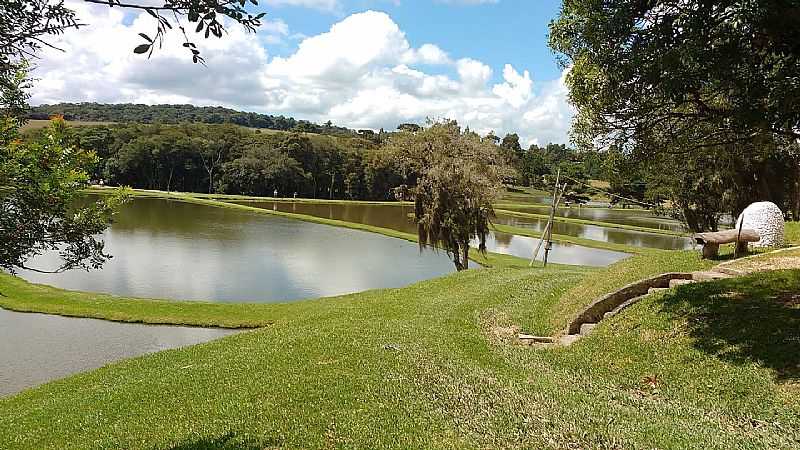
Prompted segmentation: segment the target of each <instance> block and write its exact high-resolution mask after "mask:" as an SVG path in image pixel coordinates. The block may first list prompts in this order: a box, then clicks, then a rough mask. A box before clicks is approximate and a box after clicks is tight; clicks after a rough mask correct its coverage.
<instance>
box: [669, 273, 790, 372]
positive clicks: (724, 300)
mask: <svg viewBox="0 0 800 450" xmlns="http://www.w3.org/2000/svg"><path fill="white" fill-rule="evenodd" d="M662 310H663V311H665V312H668V313H671V314H675V315H678V316H681V317H684V318H685V319H686V327H687V331H688V333H689V335H690V336H691V337H692V338H694V339H695V342H694V345H695V346H696V347H697V348H698V349H700V350H702V351H704V352H707V353H709V354H712V355H715V356H716V357H718V358H720V359H722V360H724V361H728V362H731V363H734V364H747V363H752V362H756V363H758V364H759V365H761V366H763V367H768V368H771V369H773V370H775V373H776V377H777V378H778V380H779V381H792V380H798V379H800V270H782V271H776V272H765V273H759V274H754V275H750V276H747V277H742V278H737V279H730V280H722V281H716V282H710V283H699V284H693V285H687V286H682V287H680V288H678V289H677V290H676V291H675V292H673V293H670V294H668V295H666V296H665V297H664V298H663V307H662Z"/></svg>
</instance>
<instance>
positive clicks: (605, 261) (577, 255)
mask: <svg viewBox="0 0 800 450" xmlns="http://www.w3.org/2000/svg"><path fill="white" fill-rule="evenodd" d="M538 244H539V239H538V238H531V237H526V236H517V235H513V234H508V233H499V232H495V233H493V234H492V235H490V236H489V238H488V239H487V240H486V249H487V250H489V251H490V252H495V253H502V254H506V255H514V256H519V257H522V258H530V257H531V256H532V255H533V251H534V250H536V246H537V245H538ZM543 255H544V246H542V249H541V250H540V251H539V257H538V258H537V260H540V261H541V260H542V257H543ZM628 256H630V255H629V254H627V253H622V252H615V251H611V250H601V249H595V248H587V247H583V246H580V245H571V244H565V243H560V242H553V247H552V250H551V252H550V255H549V257H548V261H550V262H553V263H559V264H579V265H583V266H596V267H600V266H607V265H609V264H612V263H614V262H617V261H619V260H621V259H624V258H627V257H628Z"/></svg>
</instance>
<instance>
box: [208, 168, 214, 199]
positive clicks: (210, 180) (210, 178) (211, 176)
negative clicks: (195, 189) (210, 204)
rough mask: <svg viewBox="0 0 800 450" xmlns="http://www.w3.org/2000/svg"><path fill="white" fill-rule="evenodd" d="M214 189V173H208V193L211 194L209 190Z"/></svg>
mask: <svg viewBox="0 0 800 450" xmlns="http://www.w3.org/2000/svg"><path fill="white" fill-rule="evenodd" d="M213 187H214V171H213V170H209V171H208V193H209V194H212V192H211V189H212V188H213Z"/></svg>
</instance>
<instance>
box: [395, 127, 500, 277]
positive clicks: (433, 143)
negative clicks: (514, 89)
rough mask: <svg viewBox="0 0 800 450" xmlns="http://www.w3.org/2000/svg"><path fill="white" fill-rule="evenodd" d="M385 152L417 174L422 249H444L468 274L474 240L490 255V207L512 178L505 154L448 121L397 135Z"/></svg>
mask: <svg viewBox="0 0 800 450" xmlns="http://www.w3.org/2000/svg"><path fill="white" fill-rule="evenodd" d="M387 150H388V151H389V152H390V153H391V154H392V155H393V156H394V157H395V158H396V160H397V161H398V164H399V165H400V166H401V167H403V169H404V170H405V171H406V172H407V173H414V174H415V175H416V176H415V179H416V185H415V186H413V188H412V193H413V196H414V206H415V221H416V223H417V228H418V238H419V245H420V249H423V248H425V247H433V248H443V249H444V250H445V251H446V252H447V254H448V256H449V257H450V258H451V259H452V260H453V264H454V265H455V267H456V270H459V271H460V270H465V269H466V268H467V267H468V265H469V249H470V242H471V241H472V240H473V239H476V240H477V241H478V250H479V251H481V252H485V251H486V237H487V235H488V234H489V224H490V221H491V219H492V218H493V217H494V209H493V207H492V204H493V202H494V201H495V200H496V199H497V198H498V197H499V195H500V193H501V191H502V190H503V184H502V182H503V179H504V178H505V177H507V176H510V175H513V169H512V168H511V167H510V166H509V165H508V164H507V163H506V161H504V159H503V156H502V151H501V149H500V148H499V147H498V146H497V145H496V144H495V142H494V140H492V139H491V138H488V137H487V138H482V137H480V136H479V135H477V134H475V133H472V132H469V131H462V130H461V128H460V127H459V126H458V124H457V123H456V122H455V121H445V122H434V123H430V124H429V126H428V128H426V129H424V130H421V131H419V132H417V133H412V132H406V131H404V132H400V133H397V134H395V135H394V136H392V137H391V138H390V139H389V142H388V144H387Z"/></svg>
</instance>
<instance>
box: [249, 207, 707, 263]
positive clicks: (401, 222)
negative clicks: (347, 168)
mask: <svg viewBox="0 0 800 450" xmlns="http://www.w3.org/2000/svg"><path fill="white" fill-rule="evenodd" d="M233 203H237V204H241V205H247V206H253V207H256V208H263V209H272V210H275V211H283V212H291V213H297V214H306V215H309V216H314V217H322V218H326V219H335V220H343V221H346V222H355V223H362V224H365V225H372V226H376V227H381V228H389V229H392V230H398V231H403V232H405V233H411V234H416V233H417V228H416V225H414V223H413V221H412V216H411V215H413V213H414V207H413V206H412V205H408V204H397V205H381V204H369V203H334V202H331V203H305V202H292V201H236V202H233ZM584 209H586V208H584ZM651 217H652V218H655V216H651ZM495 223H498V224H505V225H513V226H519V227H522V228H530V229H533V230H536V231H541V230H543V229H544V224H545V223H546V220H540V219H536V218H524V219H521V218H517V217H512V216H504V215H502V214H498V217H497V220H495ZM554 233H557V234H563V235H567V236H575V237H585V238H587V239H593V240H596V241H602V242H611V243H615V244H627V245H632V246H636V247H648V248H660V249H665V250H678V249H685V248H691V241H690V240H689V239H685V238H681V237H676V236H668V235H663V234H657V233H646V232H639V231H631V230H622V229H619V228H609V227H602V226H597V225H582V224H574V223H565V222H556V223H555V228H554ZM509 236H510V235H509ZM515 238H521V236H517V237H515ZM501 239H505V238H501ZM520 240H524V239H520ZM573 247H577V248H586V247H579V246H573ZM512 248H516V247H512ZM592 250H595V249H587V250H586V251H585V252H587V253H590V252H592ZM499 253H506V251H500V252H499ZM577 253H578V252H577V251H573V252H572V254H571V255H570V258H572V259H570V260H569V261H565V263H567V264H586V265H594V264H591V263H590V262H588V261H589V260H591V259H593V258H591V256H590V257H589V258H588V259H575V258H579V257H580V255H578V254H577ZM509 254H514V255H515V256H521V257H524V258H527V257H530V254H529V253H525V254H515V253H509Z"/></svg>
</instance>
